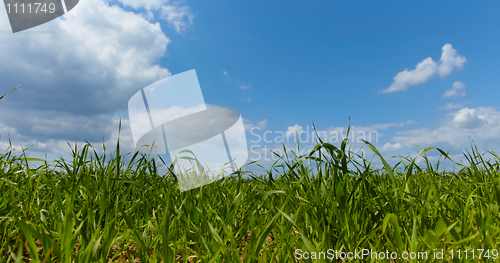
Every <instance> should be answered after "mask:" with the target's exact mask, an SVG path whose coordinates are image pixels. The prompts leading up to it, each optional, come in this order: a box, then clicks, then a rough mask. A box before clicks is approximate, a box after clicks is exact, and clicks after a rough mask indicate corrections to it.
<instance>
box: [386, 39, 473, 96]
mask: <svg viewBox="0 0 500 263" xmlns="http://www.w3.org/2000/svg"><path fill="white" fill-rule="evenodd" d="M442 51H443V52H442V53H441V59H440V60H439V61H438V62H436V61H434V60H433V59H432V58H431V57H428V58H426V59H424V60H423V61H422V62H420V63H418V64H417V66H416V67H415V69H413V70H408V69H405V70H403V71H401V72H399V73H398V74H397V75H396V76H395V77H394V79H393V82H392V84H391V85H390V86H389V87H388V88H386V89H384V90H382V93H391V92H396V91H403V90H407V89H408V87H410V86H415V85H418V84H422V83H425V82H427V81H428V80H429V79H430V78H432V77H433V76H435V75H436V74H438V75H439V76H441V77H442V78H444V77H446V76H447V75H449V74H450V73H451V72H452V71H453V70H461V69H462V68H463V66H464V64H465V62H467V59H466V58H465V57H464V56H460V55H459V54H458V53H457V50H456V49H454V48H453V46H452V45H451V44H446V45H444V46H443V48H442Z"/></svg>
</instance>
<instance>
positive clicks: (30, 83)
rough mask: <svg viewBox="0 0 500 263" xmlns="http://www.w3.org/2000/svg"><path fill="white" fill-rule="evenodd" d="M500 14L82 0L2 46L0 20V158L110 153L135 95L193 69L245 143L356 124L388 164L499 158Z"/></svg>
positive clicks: (490, 7)
mask: <svg viewBox="0 0 500 263" xmlns="http://www.w3.org/2000/svg"><path fill="white" fill-rule="evenodd" d="M499 13H500V3H499V2H498V1H479V2H474V3H470V2H465V1H425V2H421V1H419V2H408V1H383V2H361V1H315V2H312V3H311V2H303V3H300V4H299V3H298V2H297V3H292V2H289V1H219V0H216V1H182V2H171V1H167V0H151V1H145V0H144V1H139V0H137V1H133V0H116V1H105V0H82V1H81V3H80V4H79V5H78V6H77V7H75V9H74V10H72V11H71V12H69V13H68V14H67V15H65V16H63V17H62V18H59V19H56V20H54V21H51V22H49V23H46V24H44V25H41V26H39V27H36V28H33V29H29V30H27V31H26V32H25V33H22V32H21V33H18V34H9V33H5V32H7V31H9V30H10V26H9V24H8V19H7V16H6V13H5V11H3V10H2V11H0V30H1V31H2V32H4V33H2V34H0V39H1V40H0V43H1V44H0V47H1V50H0V53H1V54H2V60H1V61H0V79H2V86H1V87H0V93H2V94H3V93H6V92H7V91H9V89H11V88H13V87H15V86H17V85H18V84H21V88H20V89H19V90H18V91H16V92H15V93H13V94H11V95H9V97H7V98H5V99H4V100H2V102H1V103H0V133H1V134H2V141H0V146H2V148H5V147H6V139H5V138H6V137H7V136H10V138H11V140H12V142H13V144H14V145H18V146H20V145H23V146H30V145H33V146H32V152H33V154H35V153H38V154H43V153H46V152H48V153H50V154H52V155H56V154H59V153H61V152H64V151H67V149H66V148H64V145H65V142H66V141H70V142H72V141H75V140H76V139H78V141H85V140H89V141H91V142H102V141H103V140H104V141H105V142H109V143H111V142H113V141H116V136H117V133H116V127H117V120H118V119H117V118H119V117H122V118H124V119H125V126H124V127H126V118H127V101H128V99H129V98H130V97H131V96H132V95H133V94H134V93H135V92H137V90H139V89H141V88H142V87H144V86H146V85H149V84H151V83H153V82H155V81H157V80H159V79H162V78H164V77H166V76H168V75H169V74H177V73H181V72H184V71H187V70H190V69H196V72H197V75H198V78H199V81H200V85H201V88H202V90H203V94H204V97H205V102H207V103H209V104H212V105H217V106H224V107H232V108H236V109H238V110H239V111H240V112H241V114H242V116H243V118H244V120H245V125H246V127H247V136H248V137H249V140H251V139H252V138H254V137H255V136H253V135H251V134H250V133H249V132H250V129H251V128H252V127H259V128H260V130H259V131H258V133H259V134H262V133H263V132H265V131H272V132H275V131H283V132H284V133H285V135H286V132H287V131H290V132H294V131H296V132H300V131H302V130H307V126H311V125H312V122H313V121H314V123H315V125H316V127H317V128H318V129H319V130H324V131H328V132H331V131H337V130H339V129H340V128H342V127H344V128H345V127H346V126H347V125H348V124H349V118H350V119H351V125H352V126H354V129H355V130H356V131H376V132H377V133H378V134H379V138H378V140H377V141H373V143H374V144H375V145H376V146H377V147H379V148H380V149H381V150H382V151H383V152H384V155H386V156H392V155H404V154H406V153H412V154H414V153H415V151H416V147H415V146H414V145H419V146H421V147H428V146H436V147H440V148H443V149H444V150H450V149H454V150H453V153H454V154H455V156H457V158H459V156H460V152H461V149H462V148H454V146H460V147H468V143H469V136H470V137H471V138H472V139H474V140H475V141H476V143H477V144H478V146H479V147H483V146H488V147H490V148H491V149H492V150H497V151H498V150H500V135H499V134H500V133H499V131H500V109H499V108H498V97H499V93H500V92H499V87H500V74H498V72H500V66H499V63H498V61H499V55H498V54H499V52H498V47H499V46H500V29H499V27H498V25H499V24H500V17H499V16H498V14H499ZM156 23H158V24H156ZM37 31H50V32H51V33H46V34H32V33H33V32H37ZM30 32H31V33H30ZM447 44H449V45H447ZM443 50H445V51H443ZM442 56H444V57H445V60H446V61H445V60H442V59H441V57H442ZM429 58H430V59H429ZM419 63H423V64H422V65H423V68H422V69H421V70H420V71H419V70H415V68H416V67H417V64H419ZM405 70H407V73H401V74H400V78H399V80H395V77H396V76H397V75H398V73H400V72H404V71H405ZM394 83H396V84H394ZM391 85H392V86H393V87H398V88H396V89H393V90H388V88H389V87H391ZM453 87H455V88H454V89H453ZM405 88H406V89H405ZM398 89H400V90H398ZM384 90H385V91H392V92H384ZM447 90H448V92H447ZM445 93H446V94H447V96H445V95H444V94H445ZM254 131H256V130H254ZM127 133H128V134H129V132H128V131H127V130H126V129H124V132H123V134H122V136H123V141H122V143H124V144H125V147H127V145H129V144H130V138H129V137H130V135H127ZM127 136H128V137H127ZM273 137H274V136H273ZM127 140H128V141H127ZM127 143H128V144H127ZM250 146H251V143H250V144H249V147H250ZM262 146H264V145H260V147H259V149H261V148H262ZM129 147H130V149H132V148H133V145H132V146H130V145H129ZM266 147H269V148H273V147H276V144H271V145H267V146H266ZM254 149H255V148H254Z"/></svg>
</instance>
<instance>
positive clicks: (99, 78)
mask: <svg viewBox="0 0 500 263" xmlns="http://www.w3.org/2000/svg"><path fill="white" fill-rule="evenodd" d="M122 3H123V4H124V5H129V6H130V7H132V8H136V9H140V10H135V9H134V10H132V12H131V11H130V8H129V9H128V10H127V11H126V10H124V9H122V8H121V7H120V6H118V5H116V2H114V1H112V2H110V1H106V0H86V1H81V2H80V3H79V4H78V5H77V6H76V7H75V8H74V9H73V10H72V11H71V12H69V13H67V14H65V15H64V16H63V17H62V18H60V19H56V20H53V21H51V22H48V23H46V24H43V25H41V26H39V27H37V28H36V29H33V30H35V31H40V32H52V33H44V34H12V35H9V36H8V37H4V38H3V39H2V41H1V42H0V57H2V61H1V62H0V79H2V83H3V86H5V87H15V86H17V85H19V84H21V87H20V88H19V89H18V90H16V91H15V92H14V93H12V94H11V95H9V97H8V98H6V99H4V100H2V103H1V104H0V126H1V127H4V128H3V130H2V131H1V133H2V143H5V141H4V139H5V138H7V137H8V136H9V135H11V136H10V137H11V138H12V139H15V140H16V141H15V142H14V141H13V142H14V143H17V144H18V145H21V144H23V145H24V144H30V143H32V142H37V144H36V145H37V149H39V150H42V149H45V150H48V149H49V148H50V147H54V148H53V149H56V148H57V147H58V146H57V145H59V144H65V142H66V141H70V142H71V141H75V140H76V139H78V140H79V141H80V140H82V141H85V140H88V141H90V142H99V141H100V142H102V141H103V140H104V141H109V140H111V139H112V138H113V137H114V136H117V131H118V124H117V122H118V121H119V118H118V117H117V115H119V116H123V117H124V118H127V116H126V114H125V113H126V109H127V102H128V100H129V99H130V97H131V96H132V95H133V94H134V93H135V92H137V90H139V89H140V88H143V87H145V86H147V85H149V84H151V83H153V82H155V81H157V80H159V79H162V78H165V77H168V76H169V75H170V74H171V73H170V72H169V70H168V69H166V68H164V67H162V66H160V65H159V64H158V62H159V60H160V59H161V58H162V57H163V56H165V55H166V54H167V46H168V45H169V44H170V39H169V38H168V37H167V36H166V35H165V33H164V32H163V31H162V29H161V26H160V24H159V23H157V22H154V21H150V20H148V19H147V18H145V17H144V15H143V11H144V10H143V9H146V10H160V7H166V6H167V7H168V6H175V8H174V7H172V8H171V9H170V10H167V11H168V12H171V13H170V20H171V22H172V23H173V22H175V21H177V20H178V19H177V18H179V17H184V19H185V18H186V15H185V14H184V13H185V12H187V11H186V10H188V8H187V7H186V8H183V7H182V6H180V5H179V4H173V3H170V2H168V1H122ZM141 8H142V9H141ZM4 10H5V9H0V30H2V31H9V30H10V25H9V21H8V19H7V15H6V13H5V12H6V11H4ZM176 10H177V11H176ZM158 12H159V13H161V11H158ZM165 12H166V11H165ZM175 12H179V13H178V14H177V15H174V13H175ZM183 14H184V15H183ZM175 17H177V18H175ZM188 20H189V19H188ZM186 25H188V23H187V22H186ZM172 26H174V27H176V30H177V29H178V31H179V30H182V27H183V25H181V24H177V25H176V24H175V23H173V24H172ZM127 129H129V128H127ZM125 132H129V131H128V130H127V131H125V127H124V126H122V135H123V134H124V133H125ZM38 143H39V144H38ZM132 146H133V143H132Z"/></svg>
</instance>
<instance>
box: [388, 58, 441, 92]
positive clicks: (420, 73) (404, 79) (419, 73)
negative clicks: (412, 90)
mask: <svg viewBox="0 0 500 263" xmlns="http://www.w3.org/2000/svg"><path fill="white" fill-rule="evenodd" d="M437 68H438V65H437V63H436V62H434V60H432V58H430V57H429V58H426V59H424V60H423V61H422V62H420V63H418V64H417V66H416V67H415V69H414V70H408V69H405V70H404V71H401V72H399V73H398V74H397V75H396V76H395V77H394V81H393V82H392V84H391V86H389V87H388V88H387V89H385V90H383V91H382V92H383V93H390V92H396V91H402V90H407V89H408V86H414V85H417V84H422V83H425V82H427V81H428V80H429V79H430V78H431V77H432V76H433V75H434V74H435V73H436V71H437Z"/></svg>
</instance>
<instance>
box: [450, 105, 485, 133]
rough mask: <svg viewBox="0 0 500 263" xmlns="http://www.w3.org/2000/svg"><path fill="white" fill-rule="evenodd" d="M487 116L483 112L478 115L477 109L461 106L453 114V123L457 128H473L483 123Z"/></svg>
mask: <svg viewBox="0 0 500 263" xmlns="http://www.w3.org/2000/svg"><path fill="white" fill-rule="evenodd" d="M487 118H488V117H487V116H486V115H484V114H480V115H478V110H477V109H469V108H463V109H461V110H460V111H459V112H458V113H457V114H456V115H455V117H454V118H453V123H454V124H455V126H457V127H458V128H466V129H473V128H478V127H480V126H481V125H482V124H484V121H487Z"/></svg>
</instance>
